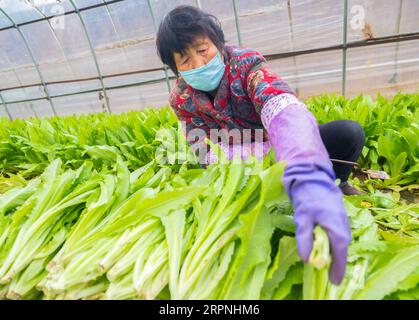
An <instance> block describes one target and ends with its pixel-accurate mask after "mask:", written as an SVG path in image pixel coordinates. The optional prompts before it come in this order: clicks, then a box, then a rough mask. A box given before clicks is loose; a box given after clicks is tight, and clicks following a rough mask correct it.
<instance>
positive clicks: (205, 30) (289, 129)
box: [156, 6, 364, 284]
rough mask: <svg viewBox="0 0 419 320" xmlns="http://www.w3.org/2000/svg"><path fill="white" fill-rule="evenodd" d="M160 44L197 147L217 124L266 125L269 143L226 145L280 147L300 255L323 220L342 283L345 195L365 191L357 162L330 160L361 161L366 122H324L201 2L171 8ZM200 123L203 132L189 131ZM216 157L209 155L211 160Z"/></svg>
mask: <svg viewBox="0 0 419 320" xmlns="http://www.w3.org/2000/svg"><path fill="white" fill-rule="evenodd" d="M156 44H157V50H158V54H159V56H160V58H161V60H162V62H163V63H165V64H166V65H168V66H169V67H170V69H171V70H172V71H173V72H174V73H175V74H176V75H177V80H176V85H175V87H174V88H173V90H172V92H171V94H170V99H169V100H170V105H171V107H172V108H173V109H174V111H175V113H176V115H177V116H178V118H179V120H180V121H181V122H182V124H183V126H184V132H185V134H186V135H187V139H188V142H189V143H190V144H191V146H192V147H194V148H196V150H198V149H199V148H201V147H202V146H204V145H205V143H204V142H203V139H204V138H205V137H209V135H210V131H211V130H212V129H226V130H239V131H240V132H245V131H246V130H248V129H255V130H257V129H259V130H263V137H262V141H257V139H256V133H255V132H252V133H251V134H250V140H249V139H247V141H245V140H243V141H242V143H241V144H240V145H237V144H230V143H229V142H227V143H226V144H223V145H222V149H223V150H224V151H225V153H226V154H227V155H228V157H229V158H231V157H232V156H233V155H235V154H236V153H237V147H239V152H240V153H241V152H242V151H243V150H247V152H245V153H246V154H245V155H244V156H243V157H244V158H245V157H246V156H247V155H248V154H249V153H252V152H254V151H255V150H256V149H257V148H259V147H261V148H262V149H263V152H264V153H266V151H267V150H269V149H270V148H273V149H274V151H275V157H276V160H277V161H282V160H285V162H286V168H285V171H284V175H283V183H284V188H285V190H286V192H287V194H288V196H289V197H290V199H291V201H292V203H293V207H294V221H295V223H296V225H297V230H296V240H297V247H298V253H299V255H300V257H301V258H302V260H303V261H305V262H307V261H308V259H309V256H310V253H311V249H312V243H313V228H314V226H315V225H320V226H322V227H323V228H324V229H325V230H326V231H327V233H328V236H329V239H330V244H331V250H332V257H333V261H332V265H331V268H330V280H331V281H332V282H333V283H336V284H339V283H340V282H341V281H342V279H343V276H344V274H345V269H346V260H347V249H348V245H349V243H350V240H351V233H350V226H349V221H348V218H347V215H346V212H345V208H344V206H343V200H342V193H345V194H357V193H359V192H358V191H357V190H356V189H355V188H353V187H352V186H350V185H349V184H348V182H347V180H348V177H349V174H350V172H351V167H348V166H345V165H341V164H335V165H332V163H331V161H330V160H329V159H330V158H338V159H341V160H348V161H357V160H358V157H359V156H360V153H361V150H362V148H363V145H364V132H363V130H362V128H361V127H360V126H359V124H358V123H356V122H353V121H344V120H342V121H333V122H330V123H326V124H323V125H320V126H319V125H318V124H317V122H316V120H315V118H314V116H313V115H312V114H311V113H310V112H309V111H308V110H307V108H306V106H305V105H304V104H303V103H302V102H301V101H299V100H298V99H297V97H296V95H295V94H294V92H293V91H292V90H291V88H290V87H289V86H288V85H287V84H286V83H285V82H284V81H283V80H281V79H280V78H279V77H278V76H277V75H275V74H274V73H272V72H271V71H270V69H269V66H268V65H267V64H266V60H265V58H264V57H263V56H262V55H261V54H260V53H259V52H257V51H254V50H251V49H246V48H239V47H236V46H231V45H226V44H225V40H224V34H223V31H222V29H221V27H220V23H219V21H218V20H217V18H216V17H214V16H212V15H210V14H207V13H205V12H204V11H202V10H200V9H198V8H195V7H192V6H179V7H177V8H175V9H173V10H172V11H171V12H169V13H168V14H167V15H166V16H165V18H164V19H163V21H162V22H161V24H160V27H159V30H158V34H157V41H156ZM198 129H199V130H201V132H204V134H203V135H201V136H199V135H196V134H193V135H190V133H191V132H192V131H197V130H198ZM191 136H192V137H193V138H191ZM205 148H206V146H205ZM212 160H213V157H212V155H211V153H209V156H208V158H207V161H208V162H212ZM336 177H337V178H339V179H340V181H341V183H340V185H339V186H337V185H336V184H335V182H334V181H335V179H336Z"/></svg>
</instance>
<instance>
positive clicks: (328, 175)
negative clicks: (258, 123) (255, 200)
mask: <svg viewBox="0 0 419 320" xmlns="http://www.w3.org/2000/svg"><path fill="white" fill-rule="evenodd" d="M261 117H262V122H263V124H264V126H265V128H267V132H268V136H269V139H270V143H271V145H272V147H273V148H274V150H275V155H276V160H277V161H281V160H285V161H286V168H285V171H284V175H283V183H284V188H285V190H286V192H287V194H288V196H289V197H290V199H291V201H292V204H293V207H294V221H295V223H296V225H297V231H296V240H297V248H298V253H299V255H300V257H301V259H302V260H303V261H304V262H308V259H309V257H310V253H311V250H312V248H313V229H314V227H315V226H316V225H320V226H321V227H323V228H324V229H325V231H326V232H327V234H328V236H329V239H330V245H331V251H332V265H331V268H330V271H329V276H330V281H331V282H333V283H335V284H339V283H341V281H342V279H343V276H344V274H345V270H346V262H347V252H348V245H349V243H350V241H351V231H350V230H351V229H350V225H349V220H348V217H347V215H346V211H345V208H344V205H343V199H342V197H343V194H342V192H341V191H340V189H339V187H338V186H336V185H335V183H334V180H335V173H334V170H333V166H332V163H331V162H330V160H329V155H328V153H327V150H326V148H325V147H324V144H323V141H322V140H321V137H320V133H319V130H318V124H317V121H316V119H315V118H314V116H313V115H312V113H311V112H310V111H309V110H308V109H307V108H306V106H305V105H304V104H302V103H301V102H299V101H298V99H297V98H296V97H294V96H293V95H290V94H283V95H280V96H277V97H274V98H271V99H270V100H268V102H267V103H266V105H265V106H264V108H263V109H262V114H261Z"/></svg>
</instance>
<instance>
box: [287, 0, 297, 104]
mask: <svg viewBox="0 0 419 320" xmlns="http://www.w3.org/2000/svg"><path fill="white" fill-rule="evenodd" d="M287 9H288V26H289V28H290V42H291V50H292V51H294V49H295V48H294V40H295V39H294V23H293V19H292V9H291V0H288V1H287ZM292 61H293V64H294V68H295V73H294V75H295V79H296V80H295V82H296V83H295V93H296V94H297V96H298V95H299V91H300V88H299V81H298V79H299V77H298V74H299V71H298V65H297V57H295V56H294V57H292Z"/></svg>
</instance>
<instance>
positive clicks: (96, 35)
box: [0, 0, 419, 118]
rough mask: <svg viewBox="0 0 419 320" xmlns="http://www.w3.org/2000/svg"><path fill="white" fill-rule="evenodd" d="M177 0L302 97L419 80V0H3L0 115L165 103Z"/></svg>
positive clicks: (390, 88)
mask: <svg viewBox="0 0 419 320" xmlns="http://www.w3.org/2000/svg"><path fill="white" fill-rule="evenodd" d="M179 4H189V5H194V6H200V7H201V8H202V9H204V10H205V11H208V12H210V13H212V14H214V15H215V16H217V17H218V18H219V19H220V21H221V24H222V27H223V30H224V33H225V35H226V39H227V43H230V44H236V45H239V46H244V47H250V48H253V49H256V50H258V51H260V52H261V53H262V54H264V55H265V56H266V57H267V58H268V60H269V64H270V65H271V67H272V69H273V71H275V72H276V73H277V74H279V75H280V76H281V77H283V78H284V79H285V80H286V81H287V82H289V84H290V85H291V86H292V87H293V88H294V89H295V90H296V92H297V93H298V95H299V96H300V97H301V98H306V97H309V96H311V95H315V94H319V93H323V92H337V93H345V94H346V95H356V94H359V93H370V94H375V93H377V92H381V93H383V94H389V95H390V94H394V93H395V92H397V91H399V90H402V91H405V92H409V91H414V90H418V88H419V55H418V52H419V19H418V17H417V14H418V12H419V1H417V0H346V1H345V0H342V1H336V0H334V1H333V0H321V1H316V0H288V1H286V0H189V1H172V0H114V1H103V0H61V1H58V0H0V116H9V117H11V118H15V117H28V116H44V115H53V114H57V115H65V114H72V113H85V112H102V111H110V112H121V111H126V110H130V109H136V108H143V107H146V106H152V107H159V106H162V105H166V104H167V103H168V93H169V90H170V88H171V87H172V86H173V83H174V81H175V80H174V75H173V73H172V72H171V71H169V70H168V69H167V67H166V66H163V65H162V63H161V62H160V60H159V58H158V56H157V53H156V49H155V31H156V28H157V26H158V24H159V23H160V21H161V20H162V19H163V17H164V15H165V14H166V13H167V12H169V11H170V10H171V9H173V8H174V7H175V6H177V5H179ZM345 25H346V28H345Z"/></svg>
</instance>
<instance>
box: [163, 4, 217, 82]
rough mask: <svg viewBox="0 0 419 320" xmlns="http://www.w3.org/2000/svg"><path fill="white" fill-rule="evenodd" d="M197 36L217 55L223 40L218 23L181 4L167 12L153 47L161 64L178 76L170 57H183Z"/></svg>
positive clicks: (173, 60) (201, 12)
mask: <svg viewBox="0 0 419 320" xmlns="http://www.w3.org/2000/svg"><path fill="white" fill-rule="evenodd" d="M198 36H207V37H208V38H209V39H211V41H212V42H213V43H214V44H215V46H216V47H217V48H218V50H219V51H220V52H223V51H224V46H225V39H224V32H223V30H222V29H221V23H220V21H219V20H218V19H217V18H216V17H215V16H214V15H212V14H208V13H206V12H204V11H202V10H201V9H199V8H196V7H193V6H187V5H181V6H178V7H176V8H175V9H173V10H172V11H170V12H169V13H168V14H167V15H166V16H165V17H164V19H163V21H162V22H161V23H160V26H159V30H158V32H157V39H156V46H157V52H158V55H159V57H160V59H161V61H162V62H163V63H164V64H166V65H167V66H169V68H170V69H171V70H172V71H173V73H174V74H176V75H178V70H177V68H176V63H175V59H174V56H173V54H174V53H175V52H176V53H179V54H185V52H186V49H187V48H188V47H189V46H190V45H192V44H193V42H194V41H195V39H196V38H197V37H198Z"/></svg>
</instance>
